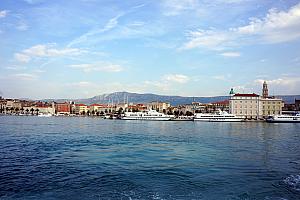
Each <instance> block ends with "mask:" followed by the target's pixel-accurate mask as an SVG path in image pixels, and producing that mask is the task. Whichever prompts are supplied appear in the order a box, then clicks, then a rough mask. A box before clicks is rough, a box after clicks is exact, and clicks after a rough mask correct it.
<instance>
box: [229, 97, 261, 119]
mask: <svg viewBox="0 0 300 200" xmlns="http://www.w3.org/2000/svg"><path fill="white" fill-rule="evenodd" d="M259 99H260V98H259V95H258V94H255V93H253V94H239V93H237V94H234V95H232V96H231V97H230V99H229V112H230V113H231V114H234V115H236V116H238V117H246V118H247V119H258V118H259Z"/></svg>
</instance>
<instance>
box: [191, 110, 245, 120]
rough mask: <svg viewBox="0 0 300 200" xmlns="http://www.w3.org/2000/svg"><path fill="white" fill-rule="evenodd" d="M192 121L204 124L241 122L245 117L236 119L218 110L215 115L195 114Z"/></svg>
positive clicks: (234, 116) (236, 117)
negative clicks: (204, 122)
mask: <svg viewBox="0 0 300 200" xmlns="http://www.w3.org/2000/svg"><path fill="white" fill-rule="evenodd" d="M194 121H206V122H242V121H245V117H238V116H236V115H233V114H229V113H228V112H225V111H221V110H218V111H217V112H216V113H196V114H195V117H194Z"/></svg>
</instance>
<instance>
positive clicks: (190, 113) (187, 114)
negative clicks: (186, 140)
mask: <svg viewBox="0 0 300 200" xmlns="http://www.w3.org/2000/svg"><path fill="white" fill-rule="evenodd" d="M185 115H186V116H192V115H193V113H192V112H191V111H186V113H185Z"/></svg>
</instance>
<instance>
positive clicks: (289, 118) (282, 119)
mask: <svg viewBox="0 0 300 200" xmlns="http://www.w3.org/2000/svg"><path fill="white" fill-rule="evenodd" d="M266 121H267V122H270V123H300V113H298V114H296V115H273V116H269V117H268V118H267V119H266Z"/></svg>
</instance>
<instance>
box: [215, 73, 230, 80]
mask: <svg viewBox="0 0 300 200" xmlns="http://www.w3.org/2000/svg"><path fill="white" fill-rule="evenodd" d="M212 78H213V79H216V80H221V81H228V80H231V79H232V75H231V74H225V75H216V76H213V77H212Z"/></svg>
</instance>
